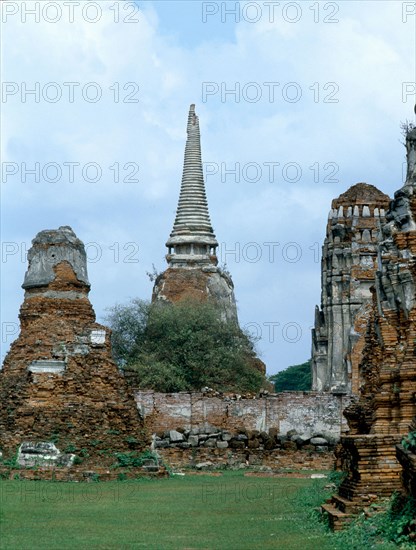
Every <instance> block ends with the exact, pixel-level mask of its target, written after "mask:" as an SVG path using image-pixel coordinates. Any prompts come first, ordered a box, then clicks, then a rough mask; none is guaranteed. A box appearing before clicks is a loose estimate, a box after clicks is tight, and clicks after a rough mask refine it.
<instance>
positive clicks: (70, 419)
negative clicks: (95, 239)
mask: <svg viewBox="0 0 416 550" xmlns="http://www.w3.org/2000/svg"><path fill="white" fill-rule="evenodd" d="M28 259H29V266H28V269H27V272H26V275H25V279H24V283H23V288H24V290H25V296H24V301H23V304H22V306H21V308H20V316H19V317H20V325H21V330H20V334H19V337H18V338H17V340H16V341H15V342H13V344H12V346H11V348H10V351H9V353H8V354H7V356H6V358H5V361H4V365H3V370H2V371H1V372H0V448H1V449H2V450H3V451H4V454H5V455H6V456H14V454H15V453H16V450H17V448H18V446H19V445H21V444H22V442H25V445H26V443H27V442H29V443H30V445H29V446H28V445H26V447H27V448H30V449H32V451H33V449H35V450H34V451H33V452H32V451H30V452H26V453H24V454H31V453H32V454H34V455H35V454H36V452H35V451H36V448H37V447H36V445H37V444H42V445H46V446H47V445H48V444H49V443H48V442H52V441H55V442H57V445H58V447H59V448H60V449H65V448H66V447H71V448H76V449H81V448H82V449H85V450H88V453H89V455H90V456H91V457H94V456H98V455H97V453H98V451H99V450H103V449H107V450H108V449H111V450H114V451H116V450H120V451H122V450H127V449H130V450H131V449H132V448H137V449H141V448H143V447H144V446H145V445H146V444H147V436H146V433H145V430H144V426H143V420H142V418H141V417H140V414H139V412H138V410H137V407H136V403H135V400H134V396H133V395H132V393H131V391H130V390H129V388H128V387H127V386H126V383H125V380H124V378H123V376H122V375H121V374H120V373H119V371H118V369H117V366H116V364H115V363H114V361H113V359H112V356H111V345H110V331H109V329H107V328H106V327H104V326H102V325H100V324H98V323H96V321H95V313H94V310H93V308H92V306H91V303H90V301H89V299H88V293H89V289H90V283H89V281H88V275H87V262H86V254H85V249H84V245H83V243H82V242H81V241H80V240H79V239H78V238H77V236H76V235H75V233H74V232H73V231H72V229H71V228H70V227H60V228H59V229H56V230H47V231H41V232H40V233H38V235H37V236H36V237H35V239H34V240H33V241H32V247H31V249H30V250H29V253H28ZM127 439H129V441H130V444H127V442H126V440H127ZM50 444H52V443H50ZM34 445H35V447H33V446H34ZM26 447H25V448H26ZM46 450H47V449H46ZM22 452H23V450H22ZM22 460H23V459H22Z"/></svg>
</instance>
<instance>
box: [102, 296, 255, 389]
mask: <svg viewBox="0 0 416 550" xmlns="http://www.w3.org/2000/svg"><path fill="white" fill-rule="evenodd" d="M107 322H108V323H109V325H110V327H111V328H112V331H113V337H112V340H113V351H114V357H115V359H116V361H117V362H118V364H119V365H120V367H121V368H122V369H123V370H124V371H126V372H127V373H134V374H135V375H136V377H137V379H138V380H139V383H140V387H141V388H143V389H145V388H149V389H154V390H157V391H165V392H173V391H183V390H200V389H201V388H202V387H204V386H208V387H210V388H213V389H216V390H219V391H257V390H259V389H260V387H261V385H262V383H263V382H264V377H263V375H262V374H261V373H260V372H259V371H258V370H257V369H256V368H255V367H254V366H253V365H254V359H255V353H254V342H253V340H252V339H251V338H250V336H249V335H248V334H246V333H244V332H243V331H242V330H241V329H240V328H239V327H238V326H237V325H236V324H235V323H233V322H230V321H225V320H223V319H221V316H220V315H219V313H218V309H217V308H216V307H215V305H213V304H211V303H208V302H198V301H192V300H186V301H185V300H183V301H181V302H178V303H177V304H165V303H160V302H157V303H154V304H148V303H147V302H143V301H142V300H137V299H135V300H132V301H131V302H130V304H128V305H125V306H120V305H117V306H115V307H113V308H111V309H110V314H109V315H108V316H107Z"/></svg>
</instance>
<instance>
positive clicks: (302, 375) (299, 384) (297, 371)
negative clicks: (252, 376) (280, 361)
mask: <svg viewBox="0 0 416 550" xmlns="http://www.w3.org/2000/svg"><path fill="white" fill-rule="evenodd" d="M269 380H270V382H273V383H274V388H275V391H276V392H282V391H311V389H312V371H311V360H310V359H309V361H306V362H305V363H302V364H301V365H293V366H291V367H288V368H287V369H285V370H282V371H280V372H278V373H277V374H274V375H273V376H270V377H269Z"/></svg>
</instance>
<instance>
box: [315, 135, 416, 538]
mask: <svg viewBox="0 0 416 550" xmlns="http://www.w3.org/2000/svg"><path fill="white" fill-rule="evenodd" d="M406 149H407V177H406V182H405V184H404V185H403V187H402V188H401V189H399V190H398V191H396V193H395V194H394V199H393V201H391V204H390V208H389V210H388V211H387V213H386V218H385V223H384V225H383V226H382V228H381V234H380V239H379V246H378V266H379V267H378V273H377V278H376V284H375V287H374V289H373V296H372V308H371V312H370V316H369V322H368V326H367V330H366V334H365V347H364V351H363V355H362V360H361V362H360V365H359V375H360V391H359V397H358V399H356V400H354V401H353V402H352V404H351V405H349V406H348V407H347V408H346V410H345V411H344V415H345V416H346V418H347V420H348V425H349V428H350V431H349V433H348V435H347V436H344V437H342V438H341V443H342V449H341V452H340V457H341V459H342V461H343V466H344V469H345V470H346V471H347V474H348V475H347V477H346V478H345V480H344V481H343V483H342V484H341V486H340V488H339V494H338V495H334V497H333V499H332V503H329V504H327V505H325V506H324V507H323V508H324V509H325V510H326V511H327V512H328V514H329V519H330V522H331V524H332V525H333V526H334V527H335V528H337V526H339V525H341V524H342V523H343V522H345V521H346V520H348V516H349V515H350V514H353V513H356V512H357V511H359V510H361V509H362V508H363V507H364V506H368V504H369V503H371V501H372V500H374V498H375V497H380V496H389V495H391V494H392V493H393V491H395V490H399V489H400V487H401V481H400V475H401V467H400V464H399V463H398V461H397V459H396V448H395V446H396V445H397V444H399V443H400V442H401V440H402V438H403V436H404V435H405V434H407V433H408V432H409V431H410V430H411V429H413V427H414V426H415V424H413V425H412V419H413V418H414V417H415V415H416V401H415V388H416V363H415V355H416V353H415V351H416V128H415V127H413V126H410V127H409V128H408V131H407V133H406Z"/></svg>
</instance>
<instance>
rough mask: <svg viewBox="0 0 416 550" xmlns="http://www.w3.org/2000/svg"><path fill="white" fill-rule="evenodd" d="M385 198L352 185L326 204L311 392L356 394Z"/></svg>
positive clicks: (361, 185)
mask: <svg viewBox="0 0 416 550" xmlns="http://www.w3.org/2000/svg"><path fill="white" fill-rule="evenodd" d="M389 201H390V198H389V197H388V196H387V195H385V194H384V193H382V192H381V191H379V190H378V189H377V188H376V187H374V186H373V185H368V184H366V183H357V184H356V185H353V186H352V187H350V189H348V190H347V191H346V192H345V193H343V194H342V195H340V196H339V197H338V198H337V199H334V200H333V201H332V208H331V211H330V212H329V219H328V225H327V231H326V238H325V241H324V245H323V249H322V286H321V288H322V296H321V308H318V306H317V307H316V311H315V327H314V329H313V330H312V375H313V389H314V390H315V391H330V392H333V393H351V392H353V393H357V392H358V386H359V379H358V364H359V362H360V359H361V354H362V350H363V346H364V329H365V327H366V324H367V319H368V315H369V309H370V302H371V292H370V288H371V286H372V285H374V282H375V275H376V270H377V238H378V234H379V230H380V224H382V223H383V222H384V219H385V211H386V209H387V208H388V205H389Z"/></svg>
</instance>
